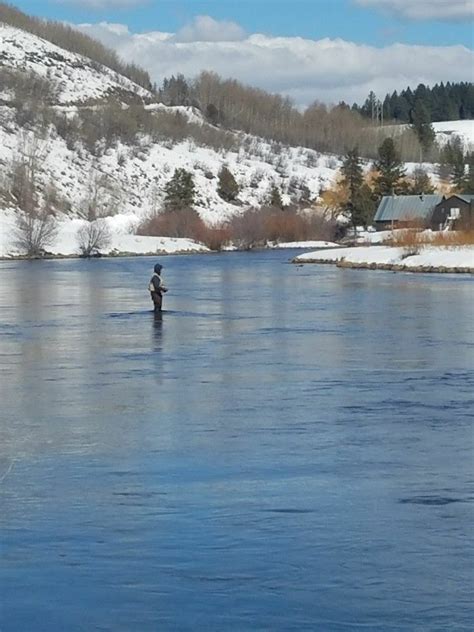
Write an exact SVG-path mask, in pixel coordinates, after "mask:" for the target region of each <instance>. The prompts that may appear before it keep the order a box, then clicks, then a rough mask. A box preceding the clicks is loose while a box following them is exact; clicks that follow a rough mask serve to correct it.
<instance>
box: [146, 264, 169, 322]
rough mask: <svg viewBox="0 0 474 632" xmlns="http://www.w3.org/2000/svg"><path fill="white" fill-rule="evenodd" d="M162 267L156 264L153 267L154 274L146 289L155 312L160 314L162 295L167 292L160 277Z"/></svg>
mask: <svg viewBox="0 0 474 632" xmlns="http://www.w3.org/2000/svg"><path fill="white" fill-rule="evenodd" d="M162 268H163V266H161V265H160V264H159V263H157V264H156V265H155V267H154V274H153V276H152V277H151V279H150V284H149V285H148V289H149V290H150V294H151V300H152V301H153V305H154V306H155V312H161V305H162V303H163V294H164V293H165V292H167V291H168V288H166V287H165V286H164V285H163V280H162V278H161V276H160V274H161V270H162Z"/></svg>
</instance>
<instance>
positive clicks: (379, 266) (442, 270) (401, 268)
mask: <svg viewBox="0 0 474 632" xmlns="http://www.w3.org/2000/svg"><path fill="white" fill-rule="evenodd" d="M291 263H296V264H297V265H305V264H307V263H311V264H315V263H321V264H323V265H333V266H336V267H337V268H349V269H352V270H388V271H391V272H413V273H417V272H418V273H423V274H426V273H434V274H474V268H470V267H452V268H450V267H446V266H406V265H403V263H375V262H372V263H365V262H353V261H334V259H305V260H304V261H298V258H297V257H295V258H294V259H292V260H291Z"/></svg>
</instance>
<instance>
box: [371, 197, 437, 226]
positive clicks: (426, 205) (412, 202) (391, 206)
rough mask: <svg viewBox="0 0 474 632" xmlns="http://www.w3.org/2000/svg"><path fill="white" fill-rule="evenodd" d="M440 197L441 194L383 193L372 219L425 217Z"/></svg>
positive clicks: (395, 219) (378, 220)
mask: <svg viewBox="0 0 474 632" xmlns="http://www.w3.org/2000/svg"><path fill="white" fill-rule="evenodd" d="M442 199H443V196H442V195H384V197H383V198H382V199H381V201H380V204H379V206H378V209H377V212H376V213H375V217H374V221H375V222H391V221H397V220H402V221H403V220H405V221H409V220H418V219H426V218H427V217H429V215H431V212H432V211H433V209H434V207H435V206H436V205H437V204H439V203H440V202H441V200H442Z"/></svg>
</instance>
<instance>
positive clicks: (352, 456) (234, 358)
mask: <svg viewBox="0 0 474 632" xmlns="http://www.w3.org/2000/svg"><path fill="white" fill-rule="evenodd" d="M290 254H291V253H290ZM290 254H289V253H284V252H276V253H270V252H267V253H260V254H248V253H246V254H229V255H225V256H224V255H223V256H220V255H216V256H207V257H196V256H190V257H167V258H166V259H164V260H163V263H165V268H164V271H163V272H164V276H165V278H166V282H167V285H168V286H169V287H170V288H171V291H170V292H169V293H168V294H167V295H166V296H165V297H164V312H163V313H162V314H161V315H158V316H155V315H154V314H153V312H152V311H151V303H150V301H149V297H148V295H147V292H146V290H145V288H146V284H147V281H148V278H149V276H150V274H151V269H152V264H153V263H154V261H152V260H149V259H142V258H138V259H119V260H100V261H96V260H95V261H90V262H87V261H56V262H41V263H27V262H18V263H3V264H1V265H0V401H1V404H2V413H1V422H0V502H1V510H2V511H1V515H0V545H1V547H0V550H1V554H2V564H1V567H0V593H1V595H2V596H1V597H0V604H1V608H0V628H1V630H2V632H5V631H8V632H9V631H10V630H15V631H16V630H35V631H36V630H48V631H50V630H61V631H63V630H71V631H74V630H84V629H87V630H89V629H100V630H113V631H116V630H127V631H129V630H157V629H160V630H161V629H165V630H166V629H173V630H175V629H177V630H188V629H189V630H194V629H200V630H201V629H202V630H226V629H232V630H247V629H252V630H254V629H256V630H269V629H271V630H301V629H305V630H331V631H332V630H335V631H339V630H341V631H342V630H359V629H361V628H364V629H371V630H388V631H391V630H406V631H410V632H411V631H412V630H440V631H443V632H444V631H445V630H447V629H456V630H464V629H466V630H467V629H470V621H471V620H472V614H473V613H472V609H471V603H472V596H473V595H472V592H473V591H472V589H473V584H474V578H473V562H474V560H473V554H472V548H471V547H470V546H469V540H470V539H471V538H472V535H473V531H472V526H471V525H472V518H473V500H474V491H473V489H472V481H473V479H472V425H471V423H472V419H471V413H472V404H473V399H474V396H473V392H474V365H473V349H474V321H473V318H472V314H473V305H474V292H473V286H472V280H471V279H470V278H469V277H462V276H460V277H457V278H451V277H437V276H429V275H409V274H406V275H404V274H392V273H387V272H366V271H353V270H338V269H335V268H332V267H318V266H314V267H313V266H305V267H297V266H289V265H286V261H287V260H288V258H289V256H290Z"/></svg>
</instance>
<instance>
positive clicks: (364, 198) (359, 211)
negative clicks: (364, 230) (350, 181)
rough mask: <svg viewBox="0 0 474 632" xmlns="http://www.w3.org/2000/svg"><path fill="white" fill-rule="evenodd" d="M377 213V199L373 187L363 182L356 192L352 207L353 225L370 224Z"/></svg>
mask: <svg viewBox="0 0 474 632" xmlns="http://www.w3.org/2000/svg"><path fill="white" fill-rule="evenodd" d="M374 213H375V199H374V193H373V191H372V189H371V188H370V187H369V185H368V184H367V183H365V182H364V183H363V184H362V185H361V186H360V187H359V189H358V190H357V193H356V194H355V197H354V201H353V205H352V208H351V220H352V225H353V226H368V225H369V224H370V223H371V222H372V220H373V218H374Z"/></svg>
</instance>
